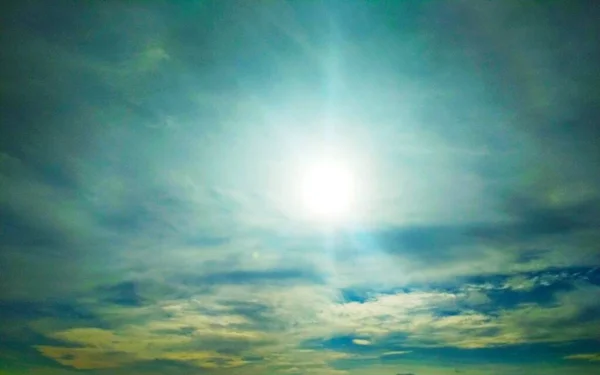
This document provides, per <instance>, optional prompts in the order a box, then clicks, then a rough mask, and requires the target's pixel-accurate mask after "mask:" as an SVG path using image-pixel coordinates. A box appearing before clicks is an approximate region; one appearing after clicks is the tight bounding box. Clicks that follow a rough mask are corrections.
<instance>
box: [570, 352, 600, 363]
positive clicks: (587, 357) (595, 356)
mask: <svg viewBox="0 0 600 375" xmlns="http://www.w3.org/2000/svg"><path fill="white" fill-rule="evenodd" d="M564 358H565V359H576V360H582V361H590V362H600V353H586V354H572V355H568V356H566V357H564Z"/></svg>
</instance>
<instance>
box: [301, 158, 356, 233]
mask: <svg viewBox="0 0 600 375" xmlns="http://www.w3.org/2000/svg"><path fill="white" fill-rule="evenodd" d="M300 183H301V189H300V191H301V199H302V205H303V207H304V209H305V210H306V212H307V213H308V214H310V215H311V217H312V218H314V219H319V220H325V221H329V222H339V221H341V220H343V219H344V218H346V217H347V216H348V215H349V214H350V211H351V210H352V208H353V204H354V200H355V196H354V195H355V176H354V175H353V173H352V171H351V170H350V168H349V167H348V166H346V165H345V164H344V163H343V162H341V161H339V160H320V161H318V162H315V163H313V164H312V165H309V166H307V168H306V169H305V171H304V173H303V175H302V179H301V181H300Z"/></svg>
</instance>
